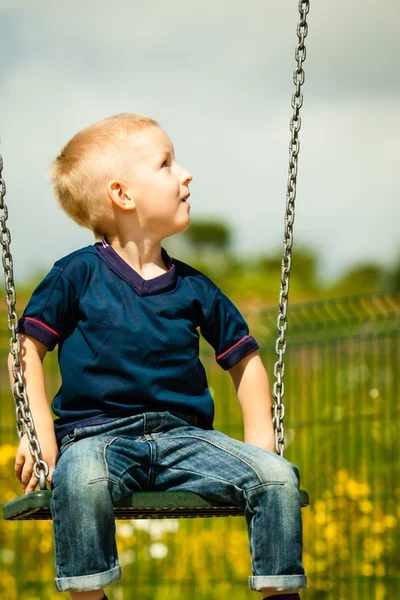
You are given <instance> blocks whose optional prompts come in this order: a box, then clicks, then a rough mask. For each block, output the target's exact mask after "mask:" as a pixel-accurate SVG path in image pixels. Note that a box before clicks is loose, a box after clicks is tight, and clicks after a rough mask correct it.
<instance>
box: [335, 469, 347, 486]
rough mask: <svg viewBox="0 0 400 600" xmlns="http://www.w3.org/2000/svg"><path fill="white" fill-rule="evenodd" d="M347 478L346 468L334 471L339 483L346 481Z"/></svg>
mask: <svg viewBox="0 0 400 600" xmlns="http://www.w3.org/2000/svg"><path fill="white" fill-rule="evenodd" d="M348 478H349V472H348V471H347V470H346V469H340V471H338V472H337V473H336V479H337V480H338V482H339V483H346V481H347V480H348Z"/></svg>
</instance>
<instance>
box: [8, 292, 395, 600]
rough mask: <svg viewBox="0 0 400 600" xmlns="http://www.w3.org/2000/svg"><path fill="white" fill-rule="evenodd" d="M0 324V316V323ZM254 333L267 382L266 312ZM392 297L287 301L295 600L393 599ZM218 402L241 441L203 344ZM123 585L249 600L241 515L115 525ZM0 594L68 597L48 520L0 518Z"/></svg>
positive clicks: (222, 424)
mask: <svg viewBox="0 0 400 600" xmlns="http://www.w3.org/2000/svg"><path fill="white" fill-rule="evenodd" d="M1 322H2V323H5V322H6V320H5V316H4V318H3V319H2V320H1ZM249 322H251V332H252V334H253V335H254V336H255V337H256V338H257V340H258V342H259V343H260V345H261V355H262V357H263V360H264V364H265V365H266V367H267V371H268V373H269V375H270V379H271V380H272V374H273V365H274V362H275V355H274V345H275V337H276V336H275V330H276V313H275V311H268V312H266V313H263V314H262V315H258V316H257V317H256V318H255V317H254V315H253V316H251V317H250V318H249ZM3 327H4V328H3V329H1V330H0V335H1V352H2V354H1V357H0V359H1V360H0V397H1V402H0V476H1V482H2V485H1V492H0V495H1V501H2V502H6V501H8V500H10V499H11V498H13V497H15V496H16V495H19V494H20V490H19V488H18V485H17V482H16V481H14V476H13V465H14V458H15V452H16V447H17V438H16V435H15V426H14V423H13V415H14V409H13V404H12V399H11V396H10V391H9V382H8V375H7V372H6V354H7V347H8V330H7V329H6V327H5V326H3ZM399 334H400V296H399V295H396V294H393V293H381V294H374V295H364V296H357V297H352V298H341V299H333V300H328V301H319V302H314V303H307V304H301V305H295V304H294V305H292V306H291V307H290V309H289V328H288V351H287V354H286V358H287V371H286V374H285V386H286V393H285V397H284V399H283V401H284V403H285V407H286V417H285V432H286V451H285V458H287V459H288V460H290V461H291V462H294V463H295V464H296V465H297V466H298V467H299V468H300V471H301V476H302V482H301V486H302V487H303V488H305V489H306V490H307V491H308V492H309V494H310V498H311V505H310V506H309V507H307V508H305V509H303V513H302V514H303V527H304V552H303V560H304V564H305V567H306V572H307V575H308V589H307V590H306V591H305V592H303V594H302V598H304V600H317V599H318V600H322V599H324V600H325V599H326V600H336V599H337V598H343V599H346V600H347V599H352V598H363V599H364V598H365V599H368V600H385V599H388V600H389V599H392V598H395V597H400V563H399V558H398V557H399V555H400V542H399V521H400V508H399V506H400V502H399V500H400V481H399V471H400V459H399V457H400V453H399V450H400V448H399V446H400V442H399V420H400V419H399V413H400V411H399V401H398V398H399V392H400V384H399V375H398V366H399V342H400V339H399V338H400V335H399ZM202 360H203V363H204V365H205V367H206V371H207V374H208V381H209V385H210V388H211V389H212V394H213V397H214V401H215V408H216V416H215V423H214V426H215V428H216V429H219V430H220V431H223V432H224V433H226V434H227V435H230V436H231V437H234V438H237V439H240V440H243V422H242V417H241V411H240V407H239V404H238V402H237V400H236V396H235V392H234V388H233V385H232V383H231V381H230V378H229V375H228V374H227V373H225V372H224V371H222V369H220V368H219V367H218V365H216V363H215V360H214V357H213V354H212V353H211V352H210V348H209V347H206V345H204V344H203V345H202ZM45 367H46V382H47V390H48V395H49V397H50V398H51V397H52V395H53V394H54V392H55V391H56V390H57V386H58V385H59V377H58V373H57V365H56V356H55V354H54V353H53V354H49V355H48V357H47V358H46V361H45ZM117 531H118V547H119V556H120V562H121V564H122V567H123V579H122V580H121V582H118V583H116V584H114V586H113V587H112V588H109V590H108V595H109V597H110V599H112V600H127V599H128V598H129V599H130V598H133V597H135V598H140V599H141V600H150V598H154V597H155V595H156V594H157V595H158V596H159V597H165V598H168V599H169V600H181V598H183V597H188V596H189V595H190V597H191V598H193V599H195V600H206V599H207V600H217V599H218V600H225V599H226V598H228V597H235V598H236V599H238V600H245V599H246V598H251V597H256V596H255V595H254V592H251V591H250V590H249V589H248V584H247V577H248V576H249V575H251V563H250V554H249V547H248V537H247V528H246V525H245V521H244V518H238V517H236V518H224V519H221V518H218V519H194V520H182V519H166V520H132V521H127V522H119V523H118V525H117ZM0 538H1V543H0V597H1V598H5V599H6V598H7V600H17V599H20V598H23V599H24V600H25V599H26V600H48V599H53V598H63V597H65V598H68V594H60V593H58V592H56V591H55V590H54V588H53V582H52V580H53V577H54V573H53V543H52V530H51V524H50V523H46V522H25V523H10V522H2V523H1V524H0Z"/></svg>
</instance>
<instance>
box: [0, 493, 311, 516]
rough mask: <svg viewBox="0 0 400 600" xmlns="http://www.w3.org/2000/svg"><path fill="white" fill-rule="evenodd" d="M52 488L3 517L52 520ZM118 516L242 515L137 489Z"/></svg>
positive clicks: (190, 498) (15, 504)
mask: <svg viewBox="0 0 400 600" xmlns="http://www.w3.org/2000/svg"><path fill="white" fill-rule="evenodd" d="M51 494H52V492H51V491H50V490H39V491H37V492H32V493H30V494H26V496H21V497H20V498H15V500H11V501H10V502H8V503H7V504H5V505H4V508H3V516H4V519H6V520H9V521H29V520H37V521H38V520H50V519H51V512H50V499H51ZM309 503H310V501H309V497H308V494H307V492H306V491H305V490H300V504H301V506H302V507H304V506H308V505H309ZM114 515H115V518H116V519H182V518H189V519H193V518H196V517H197V518H200V517H240V516H243V515H244V512H243V511H242V509H241V508H240V507H238V506H232V505H230V504H225V503H219V502H216V501H215V500H213V501H212V502H209V501H208V500H205V498H203V497H202V496H199V495H198V494H195V493H194V492H172V491H171V492H135V493H134V494H133V495H132V496H126V497H125V498H121V500H120V501H119V502H118V503H117V504H116V505H115V506H114Z"/></svg>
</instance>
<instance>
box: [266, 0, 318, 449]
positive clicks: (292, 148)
mask: <svg viewBox="0 0 400 600" xmlns="http://www.w3.org/2000/svg"><path fill="white" fill-rule="evenodd" d="M309 10H310V1H309V0H300V1H299V13H300V21H299V23H298V25H297V37H298V39H299V43H298V45H297V47H296V50H295V58H296V61H297V68H296V69H295V70H294V73H293V83H294V85H295V87H296V90H295V92H294V94H293V96H292V108H293V116H292V118H291V120H290V131H291V134H292V136H291V139H290V144H289V176H288V182H287V191H286V214H285V233H284V240H283V258H282V276H281V286H280V294H279V314H278V319H277V328H278V332H279V336H278V339H277V340H276V344H275V351H276V354H277V356H278V360H277V361H276V363H275V366H274V376H275V379H276V381H275V383H274V386H273V391H272V396H273V398H274V400H275V403H274V406H273V413H274V414H273V419H272V421H273V424H274V429H275V444H276V451H277V453H278V454H280V456H283V453H284V450H285V429H284V427H283V419H284V417H285V407H284V405H283V403H282V398H283V396H284V394H285V385H284V383H283V377H284V375H285V364H284V362H283V355H284V354H285V351H286V339H285V333H286V329H287V325H288V319H287V307H288V297H289V281H290V268H291V265H292V246H293V223H294V205H295V199H296V184H297V169H298V158H299V151H300V142H299V131H300V128H301V119H300V114H299V113H300V108H301V107H302V105H303V94H302V92H301V86H302V85H303V83H304V81H305V72H304V69H303V62H304V61H305V60H306V47H305V44H304V40H305V38H306V36H307V33H308V24H307V15H308V12H309Z"/></svg>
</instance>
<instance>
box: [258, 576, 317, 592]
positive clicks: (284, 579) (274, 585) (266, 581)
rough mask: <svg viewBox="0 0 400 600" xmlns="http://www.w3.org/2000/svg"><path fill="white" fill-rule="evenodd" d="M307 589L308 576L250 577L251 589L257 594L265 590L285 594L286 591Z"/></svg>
mask: <svg viewBox="0 0 400 600" xmlns="http://www.w3.org/2000/svg"><path fill="white" fill-rule="evenodd" d="M306 587H307V576H306V575H272V576H269V575H252V576H250V577H249V588H250V589H251V590H255V591H257V592H259V591H260V590H262V589H264V588H271V589H273V590H276V591H277V592H284V591H285V590H303V589H304V588H306Z"/></svg>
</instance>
